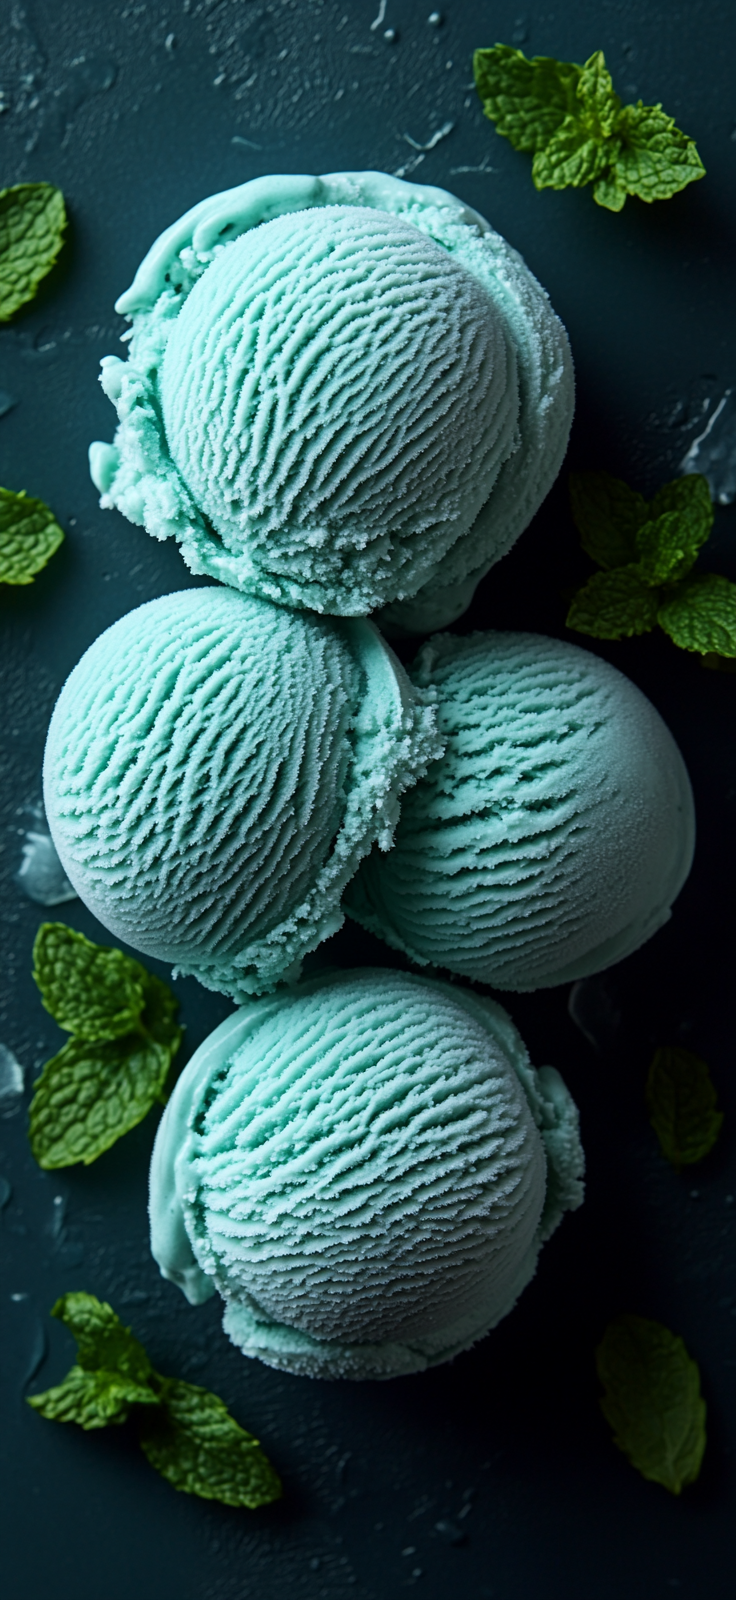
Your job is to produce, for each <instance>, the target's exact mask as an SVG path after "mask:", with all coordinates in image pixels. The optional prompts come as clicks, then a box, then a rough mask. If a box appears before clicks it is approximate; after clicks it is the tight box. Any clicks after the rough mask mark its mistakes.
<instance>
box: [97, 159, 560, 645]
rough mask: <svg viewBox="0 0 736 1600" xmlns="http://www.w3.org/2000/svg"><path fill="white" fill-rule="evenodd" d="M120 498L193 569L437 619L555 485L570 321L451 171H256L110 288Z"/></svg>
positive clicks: (464, 599) (339, 607)
mask: <svg viewBox="0 0 736 1600" xmlns="http://www.w3.org/2000/svg"><path fill="white" fill-rule="evenodd" d="M117 309H118V310H119V311H121V312H123V313H124V314H125V315H127V316H129V317H130V318H131V321H132V338H131V343H130V348H129V354H128V359H127V361H121V360H120V359H119V358H117V357H113V356H108V357H106V358H105V359H104V361H103V363H102V368H103V370H102V379H101V381H102V384H103V387H104V389H105V392H106V394H108V395H109V397H110V399H111V400H112V401H113V403H114V404H115V406H116V409H117V412H118V418H119V426H118V430H117V433H116V435H115V443H114V445H107V444H101V443H96V444H94V445H92V447H91V450H90V464H91V470H92V476H93V478H94V481H95V483H96V485H97V487H98V488H99V490H100V492H101V495H102V500H101V504H102V505H103V506H117V507H118V508H119V509H120V510H121V511H122V512H123V513H124V514H125V516H127V517H128V518H129V520H130V521H132V522H135V523H139V524H142V525H143V526H145V527H146V528H147V529H148V531H149V533H151V534H152V535H153V536H154V537H155V538H159V539H165V538H168V537H171V536H173V537H175V538H176V539H177V540H178V542H179V544H180V547H181V551H182V555H183V557H184V559H185V561H186V562H187V565H188V566H189V567H190V569H191V570H192V571H193V572H198V573H208V574H209V575H211V576H212V577H215V578H218V579H219V580H220V581H221V582H224V583H227V584H229V585H232V586H233V587H235V588H238V589H240V590H242V591H245V592H248V593H253V594H257V595H261V596H264V597H266V598H268V599H273V600H276V601H277V602H279V603H283V604H289V605H293V606H297V607H304V608H309V609H312V610H315V611H318V612H325V613H330V614H334V615H341V616H356V615H366V614H367V613H368V612H370V611H373V610H376V609H379V608H384V613H383V621H384V625H386V626H387V627H389V628H393V629H394V630H396V631H412V630H414V629H416V630H426V629H427V628H432V627H436V626H439V625H444V624H445V623H447V622H449V621H451V620H453V619H454V617H455V616H457V615H459V614H460V613H461V612H462V611H463V610H464V609H465V607H466V605H467V604H468V602H469V599H470V597H471V595H472V592H473V589H474V587H475V585H476V583H477V582H478V579H479V578H480V577H481V576H482V574H483V573H484V572H486V571H487V570H488V568H489V567H490V566H492V565H493V563H494V562H495V561H497V560H498V559H499V558H500V557H501V556H502V555H504V554H505V553H506V551H507V550H508V549H509V548H510V547H511V545H512V544H513V543H514V541H515V539H516V538H517V537H518V535H519V534H520V533H521V532H522V530H523V528H524V527H526V525H527V523H528V522H529V521H530V519H531V517H532V516H533V515H534V512H535V511H536V509H537V507H538V506H539V505H540V503H541V501H542V500H543V498H544V496H545V495H546V493H547V491H548V489H549V488H550V486H551V484H552V482H553V480H554V478H555V476H556V474H557V472H558V470H559V467H560V464H561V461H562V457H563V455H564V451H565V447H566V443H567V436H568V433H569V428H570V421H571V417H572V407H573V377H572V364H571V360H570V353H569V347H568V342H567V336H566V334H565V331H564V329H563V328H562V325H561V323H560V322H559V320H558V319H557V317H556V316H555V315H554V313H553V311H552V310H551V308H550V305H549V301H548V299H547V296H546V294H545V293H544V290H543V289H541V288H540V286H539V284H538V283H537V282H536V280H535V279H534V278H533V277H532V275H531V273H530V272H529V271H528V269H527V267H526V266H525V264H524V262H523V261H522V260H521V257H520V256H519V255H518V254H517V253H516V251H514V250H512V249H511V247H510V246H509V245H508V244H506V242H505V240H503V239H502V238H501V237H500V235H498V234H497V233H495V232H494V231H493V229H492V228H491V227H490V225H489V224H488V223H487V222H486V221H485V220H484V219H483V218H482V217H480V216H479V215H478V213H477V212H474V211H471V210H470V209H469V208H468V207H467V206H464V205H463V204H462V203H461V201H459V200H457V199H456V198H455V196H454V195H451V194H448V193H447V192H446V191H445V190H442V189H433V188H427V187H424V186H423V185H420V184H411V183H404V182H402V181H401V180H399V179H397V178H391V177H388V176H387V175H386V174H383V173H371V172H363V173H361V172H358V173H333V174H330V175H328V176H326V177H323V178H314V177H304V176H294V177H279V176H274V177H267V178H257V179H254V180H253V181H252V182H250V183H246V184H243V185H242V186H241V187H240V188H238V189H231V190H228V191H226V192H225V193H224V194H220V195H214V196H212V198H211V199H209V200H205V201H203V202H201V204H200V205H198V206H195V207H194V208H193V210H192V211H190V212H188V213H187V214H186V216H184V217H182V218H181V219H180V221H179V222H178V223H175V224H174V226H173V227H171V228H169V229H167V230H166V232H165V233H164V234H162V236H161V238H160V239H158V240H157V242H156V244H155V245H154V246H153V248H152V249H151V250H150V251H149V254H148V256H147V257H146V259H145V261H144V262H143V263H142V265H141V267H140V268H139V270H138V273H137V274H136V278H135V281H134V283H133V285H132V288H131V289H129V290H128V292H127V294H124V295H123V296H122V297H121V298H120V300H119V301H118V303H117Z"/></svg>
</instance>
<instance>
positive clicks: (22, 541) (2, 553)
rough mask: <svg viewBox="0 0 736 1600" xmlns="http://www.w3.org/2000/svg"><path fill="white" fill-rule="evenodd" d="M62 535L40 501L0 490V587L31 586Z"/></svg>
mask: <svg viewBox="0 0 736 1600" xmlns="http://www.w3.org/2000/svg"><path fill="white" fill-rule="evenodd" d="M63 538H64V534H63V532H62V530H61V528H60V527H59V524H58V522H57V521H56V518H55V516H54V514H53V511H50V510H49V508H48V506H47V505H44V502H43V500H31V499H30V498H29V496H28V495H27V494H24V492H23V490H21V492H20V494H14V493H13V491H12V489H0V583H12V584H15V585H16V586H17V585H20V584H26V583H33V579H34V577H35V575H36V573H37V572H40V571H41V570H42V568H43V567H45V566H46V562H47V561H50V559H51V557H52V555H53V554H54V551H55V550H58V548H59V545H60V544H61V543H62V541H63Z"/></svg>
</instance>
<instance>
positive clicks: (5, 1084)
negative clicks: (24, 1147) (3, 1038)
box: [0, 1044, 25, 1117]
mask: <svg viewBox="0 0 736 1600" xmlns="http://www.w3.org/2000/svg"><path fill="white" fill-rule="evenodd" d="M24 1083H25V1074H24V1071H23V1068H22V1066H21V1064H20V1062H19V1060H18V1058H17V1056H14V1055H13V1052H12V1050H9V1049H8V1046H7V1045H6V1044H0V1117H14V1116H15V1113H16V1111H19V1110H20V1104H21V1098H22V1095H23V1088H24Z"/></svg>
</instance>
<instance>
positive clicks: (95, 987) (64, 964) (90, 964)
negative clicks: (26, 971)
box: [33, 922, 148, 1043]
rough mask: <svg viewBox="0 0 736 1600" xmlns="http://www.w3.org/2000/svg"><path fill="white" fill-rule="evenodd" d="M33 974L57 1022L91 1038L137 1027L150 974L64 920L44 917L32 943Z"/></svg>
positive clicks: (116, 1034) (110, 1036) (116, 1035)
mask: <svg viewBox="0 0 736 1600" xmlns="http://www.w3.org/2000/svg"><path fill="white" fill-rule="evenodd" d="M33 963H34V966H33V976H34V978H35V980H36V983H37V984H38V987H39V989H40V991H41V999H42V1001H43V1004H44V1006H45V1008H46V1010H47V1011H50V1012H51V1015H52V1017H53V1018H54V1021H55V1022H58V1024H59V1027H60V1028H64V1029H65V1030H66V1032H67V1033H73V1034H75V1035H76V1037H77V1039H87V1040H88V1041H89V1042H90V1043H94V1042H95V1041H97V1040H103V1039H117V1038H119V1037H120V1036H121V1035H122V1034H125V1033H130V1032H131V1031H132V1029H133V1028H135V1027H137V1025H138V1020H139V1017H140V1015H141V1012H142V1010H143V1006H144V992H145V983H146V979H147V978H148V974H147V973H146V971H145V969H144V968H143V967H141V966H139V964H138V962H137V961H132V960H131V958H130V956H126V955H124V954H123V952H122V950H116V949H114V948H111V947H108V946H107V945H101V944H93V943H92V941H91V940H90V939H85V937H84V934H83V933H75V932H74V929H73V928H68V927H67V925H66V923H64V922H44V923H42V924H41V927H40V928H39V930H38V933H37V935H36V940H35V943H34V946H33Z"/></svg>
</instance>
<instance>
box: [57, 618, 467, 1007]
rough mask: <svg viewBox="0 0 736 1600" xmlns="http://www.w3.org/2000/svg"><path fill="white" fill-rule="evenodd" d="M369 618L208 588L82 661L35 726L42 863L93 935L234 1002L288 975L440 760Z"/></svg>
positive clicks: (335, 920)
mask: <svg viewBox="0 0 736 1600" xmlns="http://www.w3.org/2000/svg"><path fill="white" fill-rule="evenodd" d="M426 700H427V697H426V696H424V695H423V694H422V693H420V694H419V695H417V694H416V693H415V692H414V691H413V690H412V689H411V686H410V685H409V682H408V679H407V678H406V676H405V674H404V673H403V670H402V668H401V667H400V665H399V663H398V662H397V661H396V659H395V657H394V656H393V654H392V652H391V651H390V650H389V649H388V647H387V646H386V645H385V644H384V642H383V640H382V639H381V637H380V634H379V633H378V630H377V629H376V628H375V627H374V626H373V624H372V623H369V622H367V621H363V620H361V619H355V620H352V621H344V622H337V621H333V620H331V619H320V618H318V617H310V616H305V615H303V614H297V613H293V612H289V611H286V610H284V609H283V608H281V607H278V606H273V605H270V604H269V603H268V602H267V601H263V600H258V599H255V598H253V597H251V596H246V595H241V594H237V593H235V592H234V591H233V590H228V589H224V588H221V587H216V588H214V587H213V588H201V589H190V590H187V591H185V592H183V593H179V594H173V595H167V596H165V597H164V598H162V599H159V600H152V601H150V602H149V603H148V604H147V605H144V606H141V607H139V608H138V609H137V610H136V611H133V612H130V613H129V614H128V615H127V616H125V617H123V618H121V620H120V621H119V622H116V623H115V624H114V626H113V627H112V628H109V629H108V630H107V632H106V633H103V634H102V635H101V636H100V637H99V638H98V639H97V640H96V641H95V643H94V644H93V645H92V646H91V647H90V649H89V650H88V651H87V652H86V654H85V655H84V656H83V657H82V660H81V661H80V662H79V663H78V665H77V666H76V667H75V669H74V671H73V672H72V674H71V676H70V677H69V679H68V680H67V682H66V684H65V685H64V688H63V690H62V692H61V695H60V697H59V700H58V702H57V704H56V708H55V710H54V713H53V716H52V719H51V724H50V727H49V733H48V739H47V744H46V754H45V760H44V795H45V804H46V809H47V815H48V820H49V826H50V829H51V833H52V836H53V839H54V843H55V845H56V848H57V850H58V852H59V856H60V858H61V861H62V863H63V866H64V870H65V872H66V873H67V876H68V877H69V879H70V881H71V883H72V884H73V886H74V888H75V889H76V890H77V893H78V894H79V895H80V897H81V899H82V900H83V901H84V902H85V904H86V905H87V906H89V907H90V909H91V910H92V911H93V912H94V914H95V916H97V917H98V918H99V920H100V922H101V923H102V924H103V926H104V927H105V928H108V929H109V930H110V932H111V933H113V934H114V935H115V936H116V937H118V938H122V939H124V940H126V941H127V942H128V943H129V944H131V945H132V946H133V947H134V949H136V950H140V951H142V952H143V953H144V954H147V955H152V956H156V957H158V958H159V959H161V960H164V961H170V962H171V963H172V964H173V966H174V967H175V968H178V969H179V970H180V971H181V972H183V973H193V974H194V975H195V976H196V977H198V978H199V979H200V981H201V982H202V983H203V984H205V985H206V986H207V987H209V988H212V989H217V990H222V991H223V992H224V993H227V994H230V995H231V996H232V997H233V998H234V999H244V998H246V997H247V996H248V995H249V994H252V993H254V992H255V993H261V992H264V991H267V990H269V989H271V988H273V987H275V985H276V984H277V983H279V982H281V981H282V980H283V979H284V978H285V977H293V976H294V975H295V974H296V973H297V972H298V970H299V963H300V961H301V958H302V956H303V955H304V953H305V951H307V950H311V949H314V948H315V947H316V945H317V944H319V943H320V941H321V940H322V939H324V938H325V937H327V935H328V934H330V933H333V932H334V931H335V930H336V929H337V928H338V927H339V926H340V925H341V923H342V920H343V915H342V911H341V909H340V899H341V895H342V891H343V889H344V886H345V884H346V882H347V881H348V879H349V878H350V877H351V876H352V874H353V873H354V871H355V869H356V867H357V865H358V862H359V860H360V858H361V856H362V855H363V854H364V853H365V852H366V850H368V849H369V848H370V846H371V844H372V843H373V842H374V840H377V841H382V843H383V846H384V847H386V846H387V845H388V844H389V843H390V840H391V838H392V835H393V828H394V826H395V823H396V819H397V815H398V796H399V795H400V794H401V792H402V790H403V789H404V788H405V787H406V785H407V784H408V783H411V782H413V781H414V779H415V777H416V775H417V774H418V772H419V771H421V770H424V769H425V767H426V764H427V761H428V759H430V757H431V756H434V755H435V754H436V753H437V750H438V749H439V748H441V747H440V746H439V745H438V742H437V740H436V738H435V735H434V732H433V728H434V711H433V709H432V707H431V705H429V704H426V703H425V702H426Z"/></svg>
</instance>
